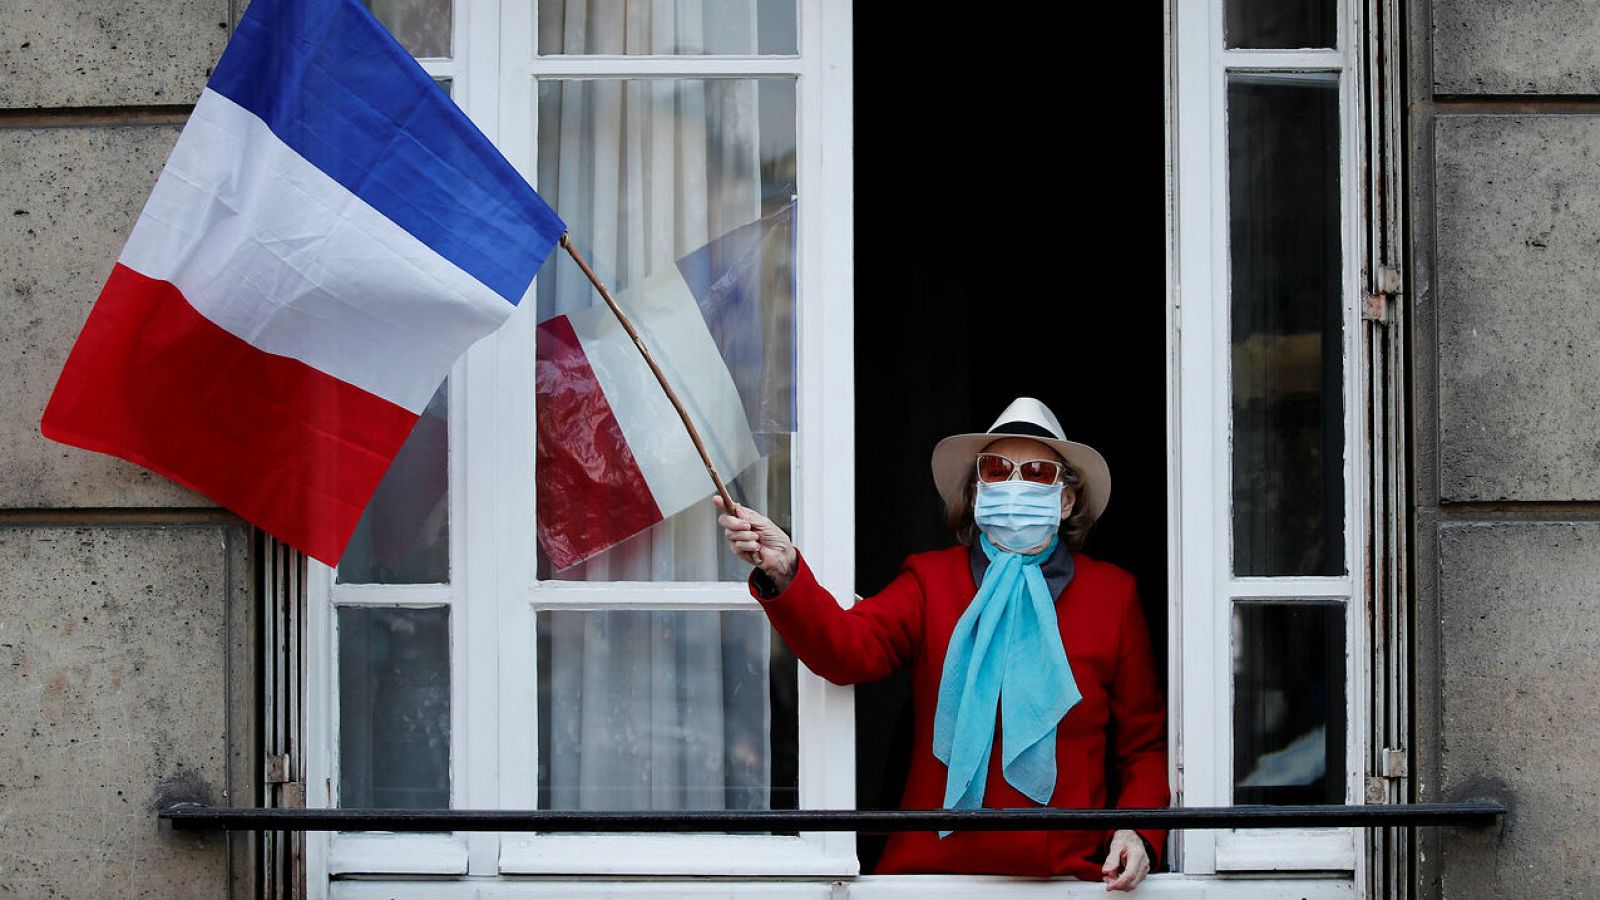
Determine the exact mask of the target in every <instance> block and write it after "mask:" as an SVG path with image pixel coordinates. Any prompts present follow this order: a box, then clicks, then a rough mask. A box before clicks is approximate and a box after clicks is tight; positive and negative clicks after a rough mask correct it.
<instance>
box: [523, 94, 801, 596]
mask: <svg viewBox="0 0 1600 900" xmlns="http://www.w3.org/2000/svg"><path fill="white" fill-rule="evenodd" d="M538 96H539V113H538V121H539V141H538V178H539V181H538V184H539V192H540V194H542V195H543V196H544V197H545V199H546V200H548V201H550V203H551V205H552V206H554V207H555V208H557V209H559V210H561V212H562V217H563V218H564V219H565V220H566V222H567V224H568V227H569V230H570V233H571V235H572V239H573V241H574V242H575V243H576V244H577V246H578V247H579V248H581V249H582V251H583V253H584V255H585V256H586V257H587V258H588V259H589V261H590V262H591V263H592V264H593V265H594V267H595V269H596V270H597V271H598V272H599V273H600V275H601V277H602V278H603V279H604V280H605V281H606V282H607V283H608V284H609V285H610V286H612V287H613V288H614V289H615V290H616V293H617V299H618V301H619V303H620V304H621V305H622V306H623V307H624V308H627V309H629V310H630V315H632V316H633V317H634V318H635V321H636V324H637V325H638V326H639V329H640V331H641V332H642V333H643V334H644V336H645V339H646V342H647V343H650V342H651V341H652V340H653V339H654V338H655V336H657V335H661V334H667V333H672V334H678V335H688V336H690V337H692V338H693V339H694V340H695V341H696V342H698V343H696V344H694V346H699V347H703V348H704V352H703V353H681V352H677V351H676V350H675V349H674V348H676V347H680V346H682V344H681V343H674V344H669V345H668V348H667V349H666V350H660V351H657V352H656V354H655V355H656V356H657V358H658V360H659V362H660V363H661V364H662V366H663V368H665V369H666V370H667V373H668V376H669V378H672V380H673V381H674V382H675V383H676V384H677V385H678V391H679V393H680V395H683V396H684V398H685V402H686V403H687V404H689V405H690V407H691V411H692V413H693V414H695V415H696V417H697V419H698V418H700V417H701V416H702V415H705V416H707V417H710V418H713V419H715V420H716V421H719V422H723V423H726V424H728V426H729V427H728V429H726V430H725V431H724V432H721V433H722V434H724V435H726V438H725V439H723V440H720V441H717V442H714V441H713V440H712V438H711V436H710V435H709V434H708V433H706V429H705V428H704V427H702V431H703V436H705V437H707V442H708V443H712V444H713V448H712V454H713V457H716V456H717V455H718V453H719V450H718V447H719V446H720V447H721V448H723V450H725V451H726V456H727V458H729V459H733V460H736V463H735V465H734V466H732V467H729V468H721V467H719V468H720V471H721V474H722V476H723V477H724V478H725V479H729V480H731V481H732V485H731V486H732V489H733V493H734V495H735V497H736V499H738V500H739V502H741V503H743V504H745V505H746V506H749V507H751V508H754V509H758V510H762V511H763V512H765V513H766V514H767V515H769V516H771V517H772V518H773V520H775V521H776V522H778V524H779V525H781V526H782V527H784V528H786V529H788V528H790V525H791V523H790V509H791V501H790V481H789V468H790V457H789V452H790V446H791V444H792V435H793V432H794V430H795V384H794V365H795V362H794V347H795V315H794V310H795V287H794V223H795V217H796V215H797V214H798V213H797V210H798V208H799V206H798V204H797V203H796V200H795V165H796V155H795V146H796V144H795V121H796V107H795V83H794V81H793V80H792V79H786V78H774V79H712V80H699V79H688V80H666V79H655V80H632V81H582V80H552V81H543V82H540V84H539V91H538ZM536 287H537V306H538V319H539V322H540V323H541V324H540V326H539V332H538V345H539V349H538V353H539V361H538V375H537V378H538V382H539V384H538V400H537V403H538V405H539V406H538V410H536V415H538V416H539V417H540V435H541V437H540V442H539V446H538V448H537V452H538V462H537V465H536V469H537V472H538V476H537V477H538V480H539V484H538V497H539V516H540V568H539V577H541V578H561V579H572V580H589V581H618V580H626V581H715V580H732V581H742V580H743V579H744V577H745V575H746V574H747V573H748V572H749V566H748V565H747V564H745V563H742V562H740V561H739V560H737V559H735V558H734V557H733V555H732V554H731V553H729V552H728V550H727V547H726V542H724V541H723V540H722V539H721V532H720V531H719V530H718V529H717V527H716V524H715V519H716V516H715V508H714V507H713V506H712V505H711V503H710V502H709V498H710V496H711V494H712V488H711V482H710V479H709V478H707V477H706V476H705V474H704V471H703V470H699V471H695V465H697V464H693V465H690V466H689V468H688V469H687V470H686V471H684V472H683V473H682V475H681V477H678V478H673V479H660V478H655V477H654V475H653V472H652V470H650V468H649V465H650V464H651V463H653V462H654V461H657V460H660V459H662V458H664V454H663V453H661V452H658V451H659V448H658V447H656V446H655V445H653V444H651V442H652V441H664V440H673V441H677V442H678V447H677V450H678V451H681V453H680V457H679V458H682V457H681V454H682V453H686V454H689V455H690V456H691V457H693V458H694V459H698V457H697V456H696V455H694V451H693V447H692V445H690V444H689V443H688V441H687V439H686V438H684V437H683V432H682V431H681V424H680V423H679V422H678V421H677V419H676V416H675V415H674V414H673V413H672V411H671V407H670V406H668V405H666V403H665V400H664V399H663V397H662V395H661V394H660V393H659V390H660V389H659V387H657V386H656V385H655V383H654V381H653V380H652V379H651V377H650V375H649V372H648V370H647V369H645V368H643V366H642V365H640V363H639V360H638V358H637V355H636V353H635V351H634V350H633V349H632V347H631V345H628V346H626V347H625V348H624V350H625V352H622V353H621V354H620V356H613V357H609V358H606V357H602V356H600V355H598V354H597V353H596V352H595V346H596V343H597V340H596V339H594V338H593V335H595V334H596V333H598V331H599V330H600V329H609V330H610V332H611V333H612V336H613V337H614V336H615V335H616V334H617V333H619V332H617V329H616V326H615V324H614V322H613V320H612V319H611V317H610V314H609V312H607V311H606V310H605V309H604V307H603V305H602V306H599V307H597V306H596V305H597V304H599V303H600V301H599V298H598V296H597V295H596V292H595V290H594V288H593V286H592V285H591V284H590V283H589V281H588V280H587V279H586V278H585V277H584V275H583V273H582V272H581V271H580V270H579V269H578V267H577V266H576V265H574V264H572V262H571V261H570V260H568V259H566V258H565V257H564V256H560V255H558V256H557V257H556V258H555V259H554V260H553V261H552V263H551V264H550V265H548V266H546V268H545V270H544V272H543V273H541V274H540V276H539V278H538V281H537V282H536ZM650 310H654V311H655V312H654V316H655V317H654V318H652V314H651V313H650V312H649V311H650ZM563 321H564V322H565V323H567V324H570V326H571V329H570V330H567V324H563ZM574 331H575V332H577V334H576V335H574V336H573V337H571V338H569V337H568V335H569V334H572V332H574ZM576 342H582V351H583V352H582V354H578V353H576V352H575V350H574V348H573V346H572V345H573V344H575V343H576ZM607 346H615V345H614V344H608V345H607ZM574 360H577V361H581V363H582V366H583V367H584V370H585V373H587V372H590V371H592V375H593V377H592V378H590V377H589V376H588V375H587V374H585V379H587V380H584V381H583V383H584V384H593V385H597V386H599V387H601V388H603V389H604V391H603V393H604V394H605V403H604V404H592V403H589V402H588V400H586V399H585V397H587V396H588V395H587V394H576V393H574V391H576V390H577V388H573V387H572V386H573V385H574V384H577V383H578V381H579V379H576V376H575V375H574V372H575V371H576V370H575V369H574V368H573V367H572V365H571V364H570V363H572V362H573V361H574ZM629 366H631V367H633V368H632V369H629V368H627V367H629ZM696 369H697V370H698V371H700V372H701V373H702V374H705V373H709V377H711V378H712V379H714V380H715V383H716V384H719V385H724V386H725V387H726V391H725V392H723V393H715V392H712V391H709V390H693V391H690V390H686V389H685V388H684V387H683V385H684V384H685V383H686V381H685V380H684V379H683V378H680V377H679V376H680V375H681V374H683V373H688V372H690V370H696ZM675 370H678V371H675ZM730 379H731V380H730ZM687 383H695V382H687ZM618 385H624V386H628V387H629V389H631V390H633V391H634V392H635V393H633V394H631V396H635V397H640V398H643V399H642V400H641V401H640V402H641V403H642V402H646V401H648V402H649V403H652V404H654V405H655V408H656V410H657V411H658V412H660V411H665V412H664V415H665V418H662V419H659V420H654V419H652V420H649V421H652V422H655V423H656V426H655V427H651V428H646V429H640V428H637V427H635V423H636V422H637V421H638V418H637V417H633V418H630V412H632V411H635V410H637V408H638V407H637V406H633V405H630V404H629V403H626V402H623V401H622V400H620V399H619V397H621V395H622V393H623V391H622V389H621V388H618V387H617V386H618ZM590 393H593V392H592V391H591V392H590ZM724 400H726V401H727V402H723V401H724ZM584 404H588V405H587V406H584ZM696 404H699V405H698V406H697V405H696ZM601 406H604V408H605V409H606V410H608V412H607V417H608V418H606V419H605V427H606V429H608V430H606V431H604V432H602V431H601V430H600V427H599V426H598V425H596V424H595V423H597V422H600V421H601V419H599V418H597V417H596V416H593V415H590V414H589V413H588V412H582V413H574V412H573V410H574V409H579V408H580V407H581V408H583V409H588V408H589V407H594V408H596V409H598V408H600V407H601ZM612 413H616V415H615V423H616V424H615V426H614V427H613V426H612V425H610V424H609V423H610V418H609V416H610V415H611V414H612ZM558 423H570V424H558ZM596 435H599V437H596ZM607 435H618V436H619V437H616V438H615V439H611V438H610V437H607ZM608 448H624V449H625V450H626V451H627V453H626V458H624V457H623V453H622V451H621V450H613V449H608ZM619 460H620V462H619ZM635 468H637V470H638V471H639V473H640V474H639V476H638V478H637V479H635V480H638V481H641V482H642V483H645V484H648V486H649V489H650V491H651V492H652V494H653V497H654V500H655V501H656V502H657V503H659V504H660V507H661V509H660V511H659V512H652V511H651V509H650V508H649V503H645V504H640V503H639V502H638V501H637V500H636V499H634V497H635V496H636V492H633V491H630V490H627V489H625V488H626V485H625V484H623V481H626V480H628V479H633V478H634V476H633V475H632V474H631V473H632V472H633V471H634V470H635ZM730 469H731V470H730ZM671 471H673V472H678V471H679V470H678V469H672V470H671ZM596 472H604V473H607V474H606V476H605V477H606V478H613V476H614V480H616V482H617V483H616V484H612V483H611V482H610V481H607V482H606V483H605V484H604V485H600V486H596V485H595V484H594V483H593V481H592V480H591V479H592V477H593V476H594V473H596ZM663 487H665V488H666V489H668V490H669V491H677V492H678V496H664V495H663V494H662V493H660V492H661V490H662V489H663ZM679 510H681V512H678V511H679ZM673 513H676V514H673ZM662 514H665V515H666V516H667V518H666V519H665V521H659V520H660V519H661V515H662ZM658 521H659V524H653V525H652V524H651V523H653V522H658ZM604 529H614V530H616V531H617V532H619V533H620V535H621V537H623V538H629V539H627V540H625V541H622V542H621V543H620V544H616V545H615V546H614V547H612V549H608V550H605V551H604V552H598V554H596V553H594V552H590V549H589V548H592V547H593V546H595V541H592V540H589V535H590V534H591V532H597V531H599V530H604ZM557 531H559V532H560V533H559V534H557V533H556V532H557ZM608 536H609V533H608Z"/></svg>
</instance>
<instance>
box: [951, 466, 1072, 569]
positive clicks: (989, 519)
mask: <svg viewBox="0 0 1600 900" xmlns="http://www.w3.org/2000/svg"><path fill="white" fill-rule="evenodd" d="M1063 487H1064V485H1063V484H1061V483H1060V482H1056V483H1055V484H1035V483H1033V482H1031V481H1020V480H1018V481H997V482H993V483H990V482H987V481H980V482H978V498H977V502H976V503H974V504H973V508H972V518H973V521H975V522H977V523H978V527H979V528H981V529H983V533H984V534H985V535H987V536H988V538H989V543H991V544H994V545H995V546H996V547H998V548H1000V549H1001V550H1008V551H1010V552H1012V553H1019V552H1021V551H1023V550H1028V549H1031V548H1033V547H1037V546H1039V545H1040V544H1042V543H1044V542H1045V541H1048V540H1050V538H1051V536H1053V535H1054V534H1055V533H1056V529H1057V528H1059V527H1060V525H1061V489H1062V488H1063Z"/></svg>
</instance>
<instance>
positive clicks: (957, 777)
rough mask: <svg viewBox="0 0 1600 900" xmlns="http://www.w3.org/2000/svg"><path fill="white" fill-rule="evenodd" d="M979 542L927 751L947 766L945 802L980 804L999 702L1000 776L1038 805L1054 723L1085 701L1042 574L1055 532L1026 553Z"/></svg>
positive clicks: (1043, 798)
mask: <svg viewBox="0 0 1600 900" xmlns="http://www.w3.org/2000/svg"><path fill="white" fill-rule="evenodd" d="M978 540H979V541H980V542H981V546H982V548H983V552H984V554H985V555H986V556H988V557H989V568H988V569H987V570H986V571H985V572H984V573H983V583H982V584H981V585H979V586H978V593H977V596H975V597H973V598H972V603H971V604H970V605H969V606H968V607H967V610H966V612H964V613H962V614H961V618H960V620H958V621H957V622H956V627H955V631H953V632H952V633H951V635H950V648H949V649H948V650H947V651H946V652H945V657H944V673H943V675H942V676H941V677H940V680H939V705H938V709H937V711H936V712H935V714H934V719H933V755H934V756H936V757H938V758H939V761H940V762H942V763H944V764H945V766H946V767H947V769H948V772H947V774H946V776H945V786H944V805H945V808H946V809H978V808H980V807H982V806H983V789H984V782H985V780H986V779H987V778H988V774H989V754H990V752H991V751H992V750H993V749H994V720H995V711H996V708H997V707H998V709H999V713H1000V739H1001V753H1002V754H1003V755H1002V757H1001V771H1002V772H1003V773H1004V774H1005V779H1006V781H1007V782H1009V783H1010V784H1011V785H1012V786H1013V787H1015V788H1016V789H1017V790H1019V791H1021V792H1022V793H1023V794H1025V795H1026V796H1027V797H1028V798H1029V799H1031V800H1033V801H1034V802H1035V803H1039V804H1044V803H1048V802H1049V801H1050V795H1051V794H1052V793H1054V792H1055V786H1056V725H1057V724H1059V723H1060V721H1061V718H1062V716H1065V715H1066V714H1067V710H1069V709H1072V707H1073V706H1075V705H1076V704H1077V702H1078V701H1079V700H1081V699H1082V698H1083V695H1082V694H1080V693H1079V692H1078V683H1077V681H1076V680H1074V679H1073V677H1072V668H1071V667H1070V666H1068V665H1067V651H1066V648H1064V647H1062V646H1061V628H1060V626H1059V625H1058V624H1057V622H1056V609H1055V599H1054V598H1053V597H1051V596H1050V589H1049V587H1047V586H1046V585H1045V580H1044V574H1043V573H1041V572H1040V571H1039V565H1040V563H1042V562H1044V561H1045V560H1046V559H1048V558H1049V557H1050V554H1051V553H1052V552H1054V551H1055V549H1056V541H1057V540H1059V538H1055V539H1052V540H1051V541H1050V546H1048V547H1046V548H1045V549H1044V551H1043V552H1041V553H1035V554H1032V555H1029V556H1024V555H1023V554H1021V553H1010V552H1006V551H1001V550H997V549H995V546H994V545H993V544H991V543H989V539H988V538H987V537H984V536H982V535H980V536H979V538H978ZM949 833H950V832H948V831H941V832H939V836H940V837H944V836H946V835H948V834H949Z"/></svg>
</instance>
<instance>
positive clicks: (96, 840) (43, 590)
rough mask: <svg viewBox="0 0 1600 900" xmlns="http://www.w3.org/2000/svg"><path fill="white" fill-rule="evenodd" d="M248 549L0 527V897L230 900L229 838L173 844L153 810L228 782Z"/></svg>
mask: <svg viewBox="0 0 1600 900" xmlns="http://www.w3.org/2000/svg"><path fill="white" fill-rule="evenodd" d="M245 539H246V531H245V530H244V529H243V528H241V527H236V526H215V525H211V526H192V525H191V526H169V527H159V526H107V527H100V528H87V527H85V528H25V527H7V528H0V572H3V573H5V574H4V578H3V579H0V796H3V797H4V798H5V801H4V805H3V814H0V885H3V887H0V895H4V896H16V897H46V896H55V897H113V896H114V897H128V898H152V900H153V898H158V897H159V898H175V897H195V898H201V897H204V898H215V897H221V896H226V894H227V891H228V865H227V863H228V860H227V845H226V839H225V838H223V837H219V836H215V835H190V834H181V833H175V832H172V831H171V829H169V828H165V827H162V826H161V825H160V824H159V820H157V818H156V817H155V810H156V809H157V808H159V807H160V806H162V805H164V804H165V802H167V800H169V799H170V798H171V797H173V796H175V795H178V794H183V793H188V794H190V795H193V794H204V793H206V792H210V794H211V795H212V796H213V797H214V798H216V799H218V800H220V799H221V795H222V793H223V790H224V786H225V785H226V783H227V776H228V766H227V757H228V749H229V747H228V741H229V734H228V722H229V715H228V707H227V703H228V686H227V683H226V681H227V672H228V665H227V660H228V654H229V647H228V623H229V620H230V612H229V604H230V602H234V603H237V594H236V592H235V590H234V588H233V587H231V586H233V585H235V583H236V582H238V581H239V580H241V579H244V578H246V577H247V570H246V569H245V568H244V567H243V566H240V565H238V564H237V560H238V559H239V558H240V557H239V556H238V553H237V552H236V550H235V549H234V548H237V547H238V546H239V545H240V544H241V542H243V541H244V540H245ZM130 872H138V873H141V875H142V876H145V877H143V878H142V879H141V880H139V881H137V882H134V881H130V880H129V878H128V877H127V875H128V873H130ZM157 874H159V878H158V879H156V880H150V878H149V876H154V875H157Z"/></svg>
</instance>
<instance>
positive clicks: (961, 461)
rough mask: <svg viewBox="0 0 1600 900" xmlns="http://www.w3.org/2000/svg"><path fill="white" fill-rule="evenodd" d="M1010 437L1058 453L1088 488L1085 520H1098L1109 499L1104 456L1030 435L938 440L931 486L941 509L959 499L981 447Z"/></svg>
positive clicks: (979, 435)
mask: <svg viewBox="0 0 1600 900" xmlns="http://www.w3.org/2000/svg"><path fill="white" fill-rule="evenodd" d="M1012 437H1021V438H1026V439H1028V440H1030V441H1038V442H1039V443H1041V444H1044V445H1046V446H1048V447H1049V448H1050V449H1052V450H1054V451H1055V452H1057V453H1059V454H1061V458H1062V459H1064V460H1066V461H1067V465H1069V466H1071V467H1072V468H1073V470H1074V471H1076V472H1077V473H1078V477H1079V478H1081V479H1083V483H1084V485H1085V486H1086V487H1087V488H1088V494H1089V518H1091V519H1099V518H1100V514H1101V513H1103V512H1105V509H1106V502H1107V501H1109V500H1110V499H1111V469H1110V468H1109V467H1108V466H1107V465H1106V460H1105V457H1103V456H1101V455H1100V451H1098V450H1096V449H1094V448H1093V447H1091V446H1089V445H1088V444H1080V443H1077V442H1076V441H1062V440H1057V439H1055V438H1050V437H1036V436H1034V435H1031V434H1027V435H1021V434H995V433H993V432H981V433H973V434H953V435H951V436H950V437H947V438H945V439H944V440H942V441H940V442H939V443H938V444H937V445H936V446H935V447H934V448H933V484H934V487H936V488H937V489H938V490H939V496H940V497H943V498H944V502H945V506H949V505H950V504H951V503H953V502H955V501H956V500H957V499H959V498H960V495H961V491H962V489H963V488H964V487H966V484H967V475H968V473H970V472H972V467H973V464H974V461H975V460H976V459H977V457H978V454H979V453H980V452H982V450H983V448H984V447H987V446H989V445H990V444H992V443H994V442H995V441H998V440H1002V439H1004V438H1012Z"/></svg>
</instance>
